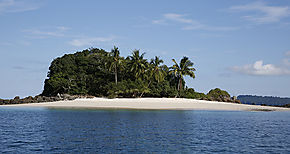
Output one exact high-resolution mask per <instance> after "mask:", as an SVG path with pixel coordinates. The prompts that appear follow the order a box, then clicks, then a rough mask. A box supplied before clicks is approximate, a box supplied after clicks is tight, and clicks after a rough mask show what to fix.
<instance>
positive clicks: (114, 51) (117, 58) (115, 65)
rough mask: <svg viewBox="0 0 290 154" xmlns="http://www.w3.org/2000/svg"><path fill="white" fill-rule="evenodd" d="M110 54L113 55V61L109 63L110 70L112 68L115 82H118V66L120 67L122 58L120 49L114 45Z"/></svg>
mask: <svg viewBox="0 0 290 154" xmlns="http://www.w3.org/2000/svg"><path fill="white" fill-rule="evenodd" d="M111 56H112V57H113V62H112V63H111V66H110V71H112V69H113V70H114V73H115V83H116V84H118V67H120V65H121V63H122V59H121V57H120V51H119V49H118V48H117V47H116V46H114V48H113V49H112V51H111Z"/></svg>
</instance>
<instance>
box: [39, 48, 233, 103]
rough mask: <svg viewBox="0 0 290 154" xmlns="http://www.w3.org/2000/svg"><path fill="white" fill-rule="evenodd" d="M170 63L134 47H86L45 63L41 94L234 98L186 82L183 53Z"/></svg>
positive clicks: (189, 68) (188, 71) (188, 67)
mask: <svg viewBox="0 0 290 154" xmlns="http://www.w3.org/2000/svg"><path fill="white" fill-rule="evenodd" d="M172 62H173V64H172V66H166V65H164V64H163V60H162V59H161V58H160V57H158V56H155V57H154V58H152V59H150V60H149V59H146V58H145V53H141V52H140V50H134V51H133V52H132V54H131V55H129V56H127V57H122V56H120V51H119V49H118V48H117V47H114V48H113V49H112V50H111V51H110V52H107V51H105V50H103V49H98V48H89V49H86V50H83V51H80V52H76V53H74V54H65V55H64V56H62V57H58V58H56V59H54V60H53V61H52V63H51V65H50V67H49V72H48V74H47V79H46V80H45V84H44V90H43V92H42V94H41V95H42V96H56V95H57V94H69V95H90V96H97V97H108V98H115V97H119V98H120V97H126V98H130V97H131V98H132V97H133V98H135V97H180V98H193V99H204V100H216V101H227V102H232V101H234V100H233V99H232V98H231V97H230V95H229V93H228V92H226V91H224V90H221V89H219V88H216V89H212V90H210V91H209V92H208V93H207V94H204V93H199V92H195V90H194V89H193V88H188V87H187V86H186V83H185V80H184V77H185V76H189V77H190V78H191V79H194V78H195V71H196V70H195V68H194V63H193V62H192V61H191V60H190V59H189V58H188V57H183V58H182V59H181V60H180V61H176V60H175V59H172Z"/></svg>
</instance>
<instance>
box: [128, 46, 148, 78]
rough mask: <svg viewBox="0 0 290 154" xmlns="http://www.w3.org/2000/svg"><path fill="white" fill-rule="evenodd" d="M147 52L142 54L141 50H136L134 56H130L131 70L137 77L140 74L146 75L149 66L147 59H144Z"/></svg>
mask: <svg viewBox="0 0 290 154" xmlns="http://www.w3.org/2000/svg"><path fill="white" fill-rule="evenodd" d="M144 55H145V53H142V54H141V55H140V51H139V50H134V51H133V53H132V56H129V59H130V61H129V67H130V71H131V72H132V73H133V75H134V77H135V79H138V78H139V77H140V76H142V77H143V76H144V74H145V71H146V69H147V68H148V62H147V59H144Z"/></svg>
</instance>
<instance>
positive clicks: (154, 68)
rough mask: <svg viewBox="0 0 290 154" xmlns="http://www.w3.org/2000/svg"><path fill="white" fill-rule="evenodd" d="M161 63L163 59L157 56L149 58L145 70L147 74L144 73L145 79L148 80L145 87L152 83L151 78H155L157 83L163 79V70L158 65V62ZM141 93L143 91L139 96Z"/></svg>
mask: <svg viewBox="0 0 290 154" xmlns="http://www.w3.org/2000/svg"><path fill="white" fill-rule="evenodd" d="M162 63H163V60H162V59H160V58H159V57H157V56H155V58H154V59H151V62H150V65H149V70H148V71H147V75H146V77H147V80H149V83H148V85H147V88H149V86H150V84H151V83H152V80H156V81H157V82H158V83H159V82H160V81H163V80H164V76H165V71H164V70H163V69H162V67H161V66H160V64H162ZM143 94H144V92H142V94H141V96H140V97H142V96H143Z"/></svg>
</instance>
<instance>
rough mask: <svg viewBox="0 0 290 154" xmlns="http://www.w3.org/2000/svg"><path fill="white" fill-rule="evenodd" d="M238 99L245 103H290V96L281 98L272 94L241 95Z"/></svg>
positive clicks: (278, 104) (283, 104) (279, 104)
mask: <svg viewBox="0 0 290 154" xmlns="http://www.w3.org/2000/svg"><path fill="white" fill-rule="evenodd" d="M238 99H239V100H241V102H242V103H244V104H256V105H272V106H285V105H287V104H288V106H289V105H290V98H280V97H272V96H252V95H239V96H238Z"/></svg>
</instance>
